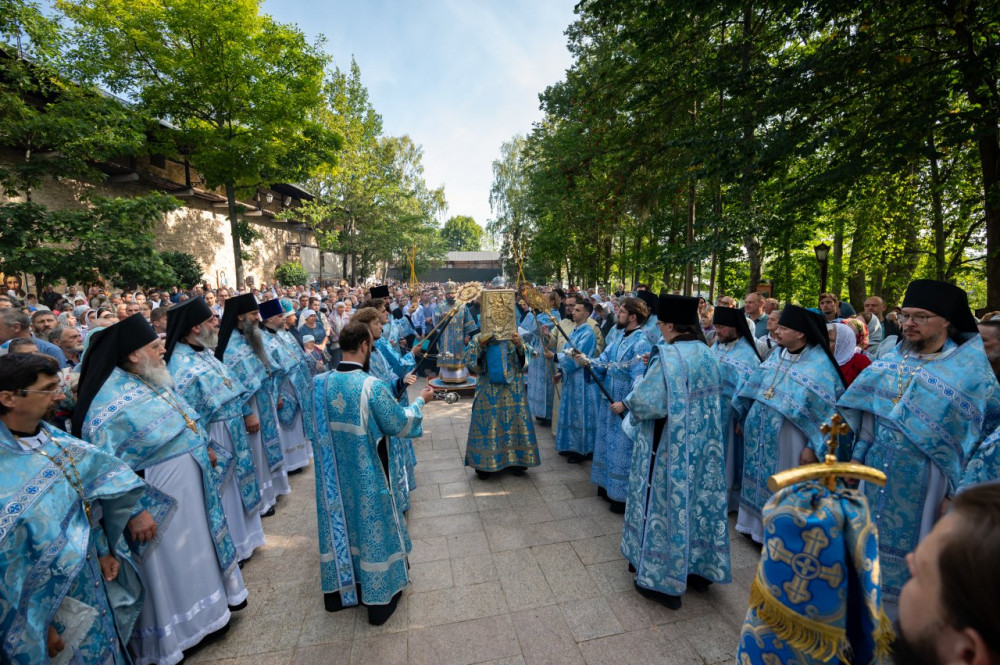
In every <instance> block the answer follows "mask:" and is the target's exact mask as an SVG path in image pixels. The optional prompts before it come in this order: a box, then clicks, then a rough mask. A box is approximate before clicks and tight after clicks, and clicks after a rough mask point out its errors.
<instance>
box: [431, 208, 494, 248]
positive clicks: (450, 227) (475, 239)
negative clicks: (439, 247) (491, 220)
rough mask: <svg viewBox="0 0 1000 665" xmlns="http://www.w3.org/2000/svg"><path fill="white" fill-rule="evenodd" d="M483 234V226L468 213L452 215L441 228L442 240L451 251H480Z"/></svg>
mask: <svg viewBox="0 0 1000 665" xmlns="http://www.w3.org/2000/svg"><path fill="white" fill-rule="evenodd" d="M483 235H484V232H483V227H481V226H479V224H476V220H474V219H472V218H471V217H469V216H468V215H456V216H454V217H450V218H449V219H448V221H446V222H445V223H444V227H443V228H442V229H441V240H442V241H444V245H445V247H446V248H447V250H448V251H449V252H478V251H479V250H480V249H481V248H482V245H483Z"/></svg>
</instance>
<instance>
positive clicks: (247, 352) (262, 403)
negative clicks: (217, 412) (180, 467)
mask: <svg viewBox="0 0 1000 665" xmlns="http://www.w3.org/2000/svg"><path fill="white" fill-rule="evenodd" d="M259 323H260V312H259V307H258V305H257V300H256V299H255V298H254V296H253V294H252V293H244V294H242V295H239V296H236V297H233V298H229V299H227V300H226V305H225V309H223V312H222V322H221V324H220V325H219V345H218V346H217V347H215V357H216V358H218V359H219V360H221V361H222V362H223V363H225V365H226V367H227V368H228V369H229V371H230V373H232V374H233V375H234V376H235V377H236V378H237V379H238V380H239V382H240V383H241V384H243V387H244V388H246V389H247V390H248V391H249V392H250V394H251V397H250V399H249V400H248V401H247V403H246V406H245V407H244V409H243V415H245V416H250V417H249V418H247V433H248V434H249V437H248V438H249V441H250V450H251V452H253V458H254V469H255V470H256V472H257V485H258V487H259V488H260V496H261V505H260V513H261V515H262V516H263V517H269V516H271V515H273V514H274V506H275V504H276V503H277V497H278V496H279V495H280V494H287V493H288V491H289V487H288V473H287V472H286V471H285V456H284V453H283V452H282V450H281V435H280V434H279V431H278V427H279V426H278V412H277V401H276V399H275V393H276V391H275V389H274V384H273V377H272V375H273V374H274V369H273V368H272V366H271V357H270V355H269V354H268V352H267V348H266V347H265V346H264V338H263V336H262V333H261V331H260V327H259Z"/></svg>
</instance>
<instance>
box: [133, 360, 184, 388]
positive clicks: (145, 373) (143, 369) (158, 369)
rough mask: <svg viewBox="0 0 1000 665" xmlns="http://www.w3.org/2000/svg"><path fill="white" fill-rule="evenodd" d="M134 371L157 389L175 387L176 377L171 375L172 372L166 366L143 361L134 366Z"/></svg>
mask: <svg viewBox="0 0 1000 665" xmlns="http://www.w3.org/2000/svg"><path fill="white" fill-rule="evenodd" d="M132 371H133V372H134V373H135V374H138V375H139V376H140V377H142V378H143V379H145V380H146V381H147V382H148V383H151V384H152V385H154V386H156V387H157V388H173V387H174V377H173V376H171V375H170V370H169V369H167V366H166V365H165V364H160V365H155V364H153V363H152V362H150V361H148V360H143V361H142V362H140V363H139V364H138V365H136V366H134V367H133V369H132Z"/></svg>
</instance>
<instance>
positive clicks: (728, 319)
mask: <svg viewBox="0 0 1000 665" xmlns="http://www.w3.org/2000/svg"><path fill="white" fill-rule="evenodd" d="M712 323H713V324H715V325H717V326H729V327H730V328H736V331H737V332H738V333H739V336H740V337H742V338H743V339H745V340H746V341H748V342H750V347H751V348H752V349H753V352H754V353H756V354H757V359H758V360H759V359H760V351H758V350H757V340H756V339H755V338H754V336H753V331H752V330H750V324H749V323H747V317H746V314H744V313H743V310H742V309H736V308H734V307H716V308H715V312H714V313H713V314H712Z"/></svg>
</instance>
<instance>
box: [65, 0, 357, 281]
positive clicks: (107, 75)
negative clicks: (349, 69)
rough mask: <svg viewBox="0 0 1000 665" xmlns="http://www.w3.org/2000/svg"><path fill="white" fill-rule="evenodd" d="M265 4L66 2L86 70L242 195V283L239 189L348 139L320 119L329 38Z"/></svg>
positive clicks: (206, 172)
mask: <svg viewBox="0 0 1000 665" xmlns="http://www.w3.org/2000/svg"><path fill="white" fill-rule="evenodd" d="M260 4H261V3H260V0H191V1H188V0H150V1H149V2H142V3H136V2H132V1H131V0H59V1H58V2H57V5H58V6H59V7H60V8H61V9H62V10H63V11H64V12H66V14H67V15H68V16H69V17H70V18H71V19H72V20H73V21H74V23H75V25H76V26H77V30H76V32H75V35H74V44H75V48H74V49H73V51H72V55H73V61H74V64H75V67H76V74H77V75H78V76H79V77H81V78H83V79H84V80H94V81H100V82H101V83H102V84H103V85H106V86H108V87H109V88H110V89H111V90H112V91H113V92H116V93H119V94H122V95H125V96H128V97H130V98H133V99H135V100H136V102H137V104H138V106H139V108H141V109H142V110H144V111H145V112H146V113H148V114H149V115H150V116H152V117H156V118H162V119H164V120H168V121H170V122H171V123H173V124H174V125H175V126H177V127H178V130H179V131H177V132H175V133H173V134H172V137H173V139H174V143H175V146H176V150H177V152H180V153H183V154H185V155H188V158H189V160H190V162H191V164H192V166H193V167H194V168H195V169H197V170H198V172H200V173H201V174H202V175H203V176H204V178H205V184H206V185H208V186H209V187H225V190H226V195H227V197H228V198H229V202H230V222H231V225H232V228H233V246H234V247H233V249H234V253H235V255H236V269H237V280H239V281H240V282H242V280H243V275H242V260H241V259H242V257H241V245H242V244H243V243H244V242H246V241H247V240H248V239H250V237H251V235H252V234H250V232H249V230H250V227H249V225H248V224H246V223H245V222H243V221H242V220H241V219H240V218H239V217H238V211H237V209H236V206H235V200H236V195H237V192H238V191H248V190H250V191H252V190H253V189H255V188H256V187H258V186H259V185H261V184H264V185H266V184H269V183H273V182H296V181H301V180H305V179H306V178H308V177H309V176H310V175H312V174H313V173H315V172H316V171H317V169H319V168H320V167H321V166H323V165H326V164H330V163H332V162H334V161H335V153H336V150H337V149H338V147H339V146H340V144H341V138H340V136H339V135H338V134H337V133H336V132H335V131H333V130H331V129H330V128H329V127H328V126H327V125H326V124H324V123H322V122H319V121H318V120H317V117H316V116H317V115H318V114H319V113H320V110H321V108H322V104H323V94H322V93H323V70H324V66H325V65H326V63H327V62H328V59H329V58H328V56H326V55H325V54H324V53H323V50H322V41H319V42H317V43H315V44H310V43H308V42H307V41H306V39H305V36H304V35H303V33H302V31H301V30H299V29H298V28H297V27H295V26H291V25H286V24H282V23H278V22H277V21H275V20H274V19H272V18H271V17H270V16H267V15H265V14H262V13H261V12H260Z"/></svg>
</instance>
